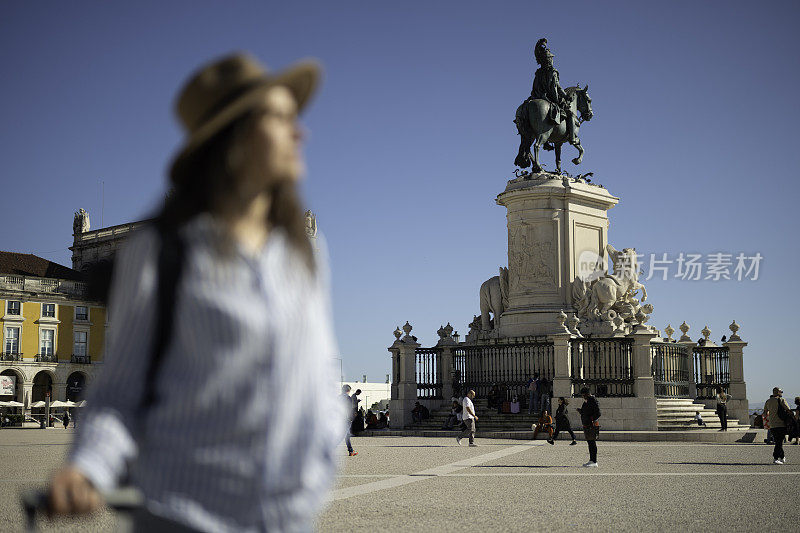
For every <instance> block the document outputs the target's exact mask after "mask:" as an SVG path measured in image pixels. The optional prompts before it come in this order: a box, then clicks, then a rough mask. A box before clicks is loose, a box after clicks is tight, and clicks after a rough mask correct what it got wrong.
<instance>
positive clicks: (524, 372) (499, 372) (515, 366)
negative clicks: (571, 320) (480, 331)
mask: <svg viewBox="0 0 800 533" xmlns="http://www.w3.org/2000/svg"><path fill="white" fill-rule="evenodd" d="M534 372H538V373H539V376H540V377H541V378H547V379H549V380H551V381H552V379H553V374H554V373H555V363H554V356H553V344H552V343H551V342H546V341H544V342H530V343H517V344H491V345H473V346H459V347H457V348H454V349H453V390H454V392H455V393H456V394H463V393H464V392H466V391H467V390H469V389H473V390H474V391H475V393H476V394H477V395H478V397H480V398H486V397H488V396H489V392H490V391H491V389H492V387H493V386H496V387H498V389H499V392H500V394H501V396H503V397H505V399H507V400H510V399H512V398H513V397H514V396H516V397H517V398H518V399H519V400H520V402H521V403H523V404H526V402H527V398H528V394H527V386H528V379H530V378H531V377H532V376H533V373H534Z"/></svg>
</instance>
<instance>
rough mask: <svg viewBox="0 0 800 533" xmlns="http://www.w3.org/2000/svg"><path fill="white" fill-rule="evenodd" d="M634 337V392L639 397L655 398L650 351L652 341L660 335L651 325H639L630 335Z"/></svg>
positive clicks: (632, 362)
mask: <svg viewBox="0 0 800 533" xmlns="http://www.w3.org/2000/svg"><path fill="white" fill-rule="evenodd" d="M628 337H630V338H632V339H633V353H632V354H631V355H632V359H633V361H631V364H632V365H633V379H634V381H633V394H634V396H636V397H637V398H655V385H654V380H653V357H652V353H651V352H650V341H651V339H653V338H654V337H658V332H655V331H654V330H653V329H652V328H651V327H648V326H644V325H639V326H636V329H634V330H633V333H631V334H630V335H628Z"/></svg>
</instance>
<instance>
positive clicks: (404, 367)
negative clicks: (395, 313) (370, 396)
mask: <svg viewBox="0 0 800 533" xmlns="http://www.w3.org/2000/svg"><path fill="white" fill-rule="evenodd" d="M411 329H412V327H411V325H410V324H409V323H408V322H406V324H405V325H404V326H403V331H404V332H405V336H404V337H403V338H400V336H399V335H398V331H397V330H395V338H396V340H395V341H394V343H393V344H392V345H391V347H389V351H390V352H392V373H393V375H394V379H393V380H392V399H391V400H390V402H389V422H390V424H391V427H392V428H396V429H401V428H404V427H406V426H410V425H411V410H412V409H413V408H414V402H416V401H417V372H416V366H415V365H416V357H417V352H416V350H417V348H419V346H420V345H419V343H418V342H417V341H416V339H415V338H414V337H412V336H411Z"/></svg>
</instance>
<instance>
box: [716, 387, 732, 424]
mask: <svg viewBox="0 0 800 533" xmlns="http://www.w3.org/2000/svg"><path fill="white" fill-rule="evenodd" d="M714 399H715V400H716V402H717V416H719V422H720V424H722V428H721V429H720V431H728V400H730V399H731V397H730V395H729V394H726V393H725V392H723V391H722V387H720V386H717V394H716V395H715V396H714Z"/></svg>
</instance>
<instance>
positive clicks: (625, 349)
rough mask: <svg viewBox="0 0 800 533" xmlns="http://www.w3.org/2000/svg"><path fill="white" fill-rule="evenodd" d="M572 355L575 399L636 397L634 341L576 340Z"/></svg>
mask: <svg viewBox="0 0 800 533" xmlns="http://www.w3.org/2000/svg"><path fill="white" fill-rule="evenodd" d="M570 355H571V358H572V394H573V396H579V395H580V390H581V388H582V387H588V388H589V390H590V391H591V392H592V394H594V395H595V396H598V397H609V396H633V339H625V338H619V339H616V338H615V339H573V340H572V341H570Z"/></svg>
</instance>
